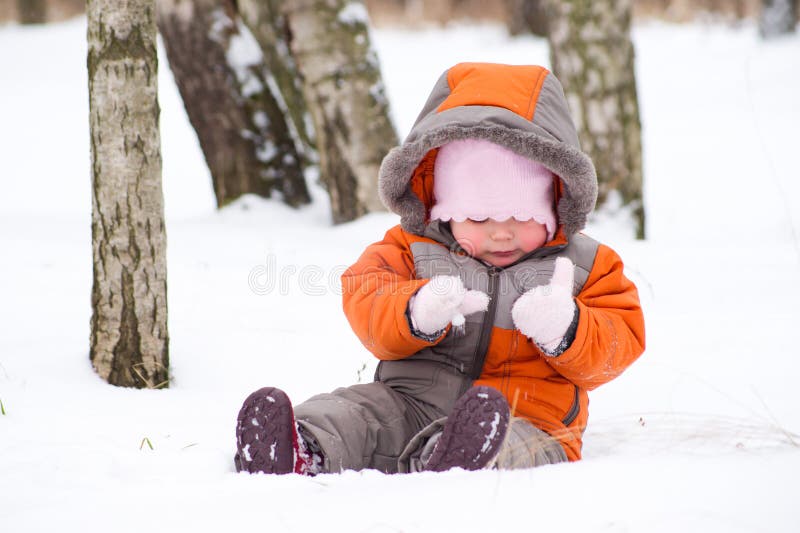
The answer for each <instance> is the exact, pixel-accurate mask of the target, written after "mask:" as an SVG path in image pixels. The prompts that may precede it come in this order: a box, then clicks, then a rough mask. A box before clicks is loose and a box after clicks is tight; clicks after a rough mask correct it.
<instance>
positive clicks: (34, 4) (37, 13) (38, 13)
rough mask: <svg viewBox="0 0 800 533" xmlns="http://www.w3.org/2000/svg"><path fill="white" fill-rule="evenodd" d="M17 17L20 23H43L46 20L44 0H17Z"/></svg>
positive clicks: (45, 3)
mask: <svg viewBox="0 0 800 533" xmlns="http://www.w3.org/2000/svg"><path fill="white" fill-rule="evenodd" d="M17 17H18V18H19V22H20V24H44V23H45V22H47V2H46V0H17Z"/></svg>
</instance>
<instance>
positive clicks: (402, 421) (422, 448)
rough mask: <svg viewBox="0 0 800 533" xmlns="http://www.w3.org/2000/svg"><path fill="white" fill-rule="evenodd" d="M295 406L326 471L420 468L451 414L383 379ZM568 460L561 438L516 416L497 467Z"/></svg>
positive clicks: (396, 470) (300, 423) (388, 470)
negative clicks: (557, 438) (560, 442)
mask: <svg viewBox="0 0 800 533" xmlns="http://www.w3.org/2000/svg"><path fill="white" fill-rule="evenodd" d="M294 410H295V417H296V419H297V423H298V425H299V426H300V430H301V433H302V435H303V438H304V439H305V440H306V441H307V442H308V443H309V444H310V445H311V447H312V448H315V449H317V450H319V451H320V452H322V455H323V456H324V458H325V462H324V465H323V470H324V471H325V472H341V471H343V470H363V469H367V468H370V469H376V470H380V471H383V472H386V473H396V472H416V471H420V470H422V469H423V468H424V465H425V462H426V461H427V458H428V457H430V454H431V452H432V451H433V446H434V445H435V443H436V441H437V440H438V438H439V436H440V435H441V432H442V428H443V426H444V423H445V422H446V421H447V413H444V412H442V411H441V410H439V409H438V408H436V407H434V406H432V405H430V404H428V403H425V402H422V401H420V400H417V399H415V398H414V397H412V396H410V395H408V394H405V393H403V392H399V391H396V390H394V389H392V388H391V387H389V386H387V385H385V384H383V383H379V382H375V383H367V384H362V385H353V386H351V387H346V388H340V389H336V390H335V391H333V392H332V393H329V394H318V395H316V396H314V397H312V398H310V399H309V400H307V401H306V402H303V403H302V404H300V405H297V406H295V408H294ZM566 460H567V456H566V454H565V453H564V449H563V448H562V447H561V445H560V444H559V443H558V442H557V441H556V440H555V439H553V438H552V437H551V436H550V435H548V434H547V433H545V432H543V431H541V430H539V429H537V428H536V427H534V426H533V425H532V424H531V423H530V422H528V421H527V420H524V419H521V418H514V419H512V423H511V430H510V432H509V435H508V437H507V438H506V442H505V444H504V445H503V447H502V448H501V450H500V454H499V455H498V458H497V462H496V464H495V466H496V468H500V469H517V468H530V467H534V466H540V465H544V464H552V463H559V462H564V461H566Z"/></svg>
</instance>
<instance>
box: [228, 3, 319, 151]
mask: <svg viewBox="0 0 800 533" xmlns="http://www.w3.org/2000/svg"><path fill="white" fill-rule="evenodd" d="M283 3H284V0H238V2H237V5H238V7H239V13H240V15H241V17H242V21H243V22H244V23H245V25H246V26H247V27H248V29H249V30H250V31H251V32H252V33H253V36H254V37H255V39H256V41H257V42H258V44H259V46H260V47H261V53H262V54H263V55H264V63H265V64H266V66H267V69H268V71H269V76H270V77H271V78H269V79H270V81H271V82H272V81H274V85H275V88H274V90H273V92H274V93H276V94H280V95H281V98H279V99H278V100H279V103H283V112H284V117H286V119H287V121H288V122H289V124H290V125H291V131H292V133H293V135H294V137H295V143H296V144H297V146H298V147H302V148H303V151H304V155H305V156H306V157H307V158H308V159H311V160H313V161H314V162H316V160H317V159H316V157H317V156H316V141H315V139H314V126H313V125H312V124H311V117H309V116H308V109H307V107H306V102H305V97H304V96H303V79H302V77H301V76H300V72H299V71H298V69H297V64H296V63H295V60H294V57H292V53H291V50H290V48H289V46H290V42H291V32H290V31H289V23H288V21H287V20H286V16H285V15H284V14H283V12H282V11H281V9H282V6H283Z"/></svg>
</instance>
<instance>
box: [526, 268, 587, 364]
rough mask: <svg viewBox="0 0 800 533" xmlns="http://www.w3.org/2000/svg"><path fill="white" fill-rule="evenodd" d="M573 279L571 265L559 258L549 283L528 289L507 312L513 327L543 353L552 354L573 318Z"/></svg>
mask: <svg viewBox="0 0 800 533" xmlns="http://www.w3.org/2000/svg"><path fill="white" fill-rule="evenodd" d="M574 278H575V265H573V264H572V261H570V260H569V259H567V258H566V257H559V258H558V259H556V262H555V267H554V268H553V277H552V278H551V279H550V283H549V284H548V285H543V286H541V287H534V288H533V289H530V290H529V291H527V292H526V293H525V294H523V295H522V296H520V297H519V298H518V299H517V301H516V302H514V306H513V307H512V308H511V318H512V319H513V320H514V325H515V326H516V327H517V328H518V329H519V330H520V331H521V332H522V333H524V334H525V335H526V336H528V337H530V338H531V339H533V341H534V342H535V343H536V344H538V345H539V346H540V347H541V348H542V349H543V350H544V351H545V353H549V354H552V353H554V352H555V350H556V348H558V345H559V344H561V340H562V339H563V338H564V335H565V334H566V333H567V329H568V328H569V325H570V324H571V323H572V319H573V318H574V316H575V302H574V300H573V299H572V283H573V280H574Z"/></svg>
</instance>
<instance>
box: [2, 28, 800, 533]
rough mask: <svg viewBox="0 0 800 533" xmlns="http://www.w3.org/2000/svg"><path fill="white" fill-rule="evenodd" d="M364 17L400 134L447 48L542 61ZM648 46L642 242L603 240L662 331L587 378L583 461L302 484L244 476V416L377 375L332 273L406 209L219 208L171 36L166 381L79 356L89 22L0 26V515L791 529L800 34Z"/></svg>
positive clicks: (330, 527) (751, 33)
mask: <svg viewBox="0 0 800 533" xmlns="http://www.w3.org/2000/svg"><path fill="white" fill-rule="evenodd" d="M372 36H373V38H374V39H375V47H376V49H377V51H378V53H379V56H380V57H381V60H382V65H383V69H384V75H385V82H386V90H387V96H388V98H389V101H390V102H391V105H392V113H393V119H394V121H395V124H397V126H398V129H399V130H400V133H401V135H404V134H405V133H407V132H408V130H409V128H410V126H411V123H412V122H413V120H414V118H415V117H416V115H417V113H418V112H419V109H420V108H421V106H422V104H423V103H424V101H425V99H426V97H427V93H428V90H429V89H430V87H431V86H432V85H433V83H434V81H435V80H436V79H437V78H438V76H439V75H440V74H441V72H442V71H443V70H444V69H445V68H447V67H448V66H450V65H451V64H453V63H456V62H458V61H463V60H475V61H487V60H488V61H501V62H506V63H525V62H539V63H544V64H547V46H546V43H545V42H544V41H542V40H541V39H535V38H531V37H520V38H513V39H512V38H509V37H507V36H506V35H505V33H504V31H503V30H502V28H499V27H497V26H452V27H448V28H444V29H425V30H421V31H416V32H414V31H407V30H403V31H401V30H386V29H384V30H376V31H373V33H372ZM634 37H635V43H636V47H637V49H636V68H637V79H638V88H639V96H640V99H641V106H642V122H643V128H644V147H645V166H646V168H645V175H646V179H647V183H646V188H645V195H646V198H645V202H646V207H647V212H648V221H647V231H648V240H646V241H643V242H638V241H635V240H633V239H632V237H631V234H632V230H631V226H630V224H629V220H628V219H626V217H625V216H621V217H620V216H616V215H615V213H614V209H613V208H612V209H609V210H606V211H604V212H603V213H602V216H598V217H595V219H594V220H593V221H592V223H591V225H590V228H589V230H588V233H589V234H590V235H592V236H594V237H596V238H598V239H600V240H601V241H603V242H605V243H607V244H609V245H610V246H612V247H613V248H615V249H616V250H617V251H618V252H619V253H620V255H621V256H622V257H623V258H624V260H625V263H626V269H627V273H628V275H629V276H630V277H631V278H632V279H633V280H634V281H635V282H636V283H637V285H638V287H639V290H640V295H641V297H642V302H643V305H644V307H645V313H646V318H647V328H648V340H647V342H648V348H647V352H646V353H645V355H644V356H643V357H642V358H641V359H640V360H639V361H638V362H637V363H636V364H635V365H634V366H633V367H631V369H630V370H629V371H628V372H626V373H625V374H623V375H622V376H621V377H620V378H618V379H617V380H615V381H614V382H612V383H610V384H608V385H605V386H603V387H601V388H599V389H597V390H596V391H593V392H592V394H591V398H592V406H591V412H592V415H591V417H590V421H589V428H588V430H587V432H586V435H585V446H584V455H585V458H584V460H583V461H581V462H579V463H574V464H562V465H555V466H549V467H543V468H539V469H534V470H525V471H513V472H509V471H505V472H472V473H471V472H465V471H451V472H447V473H442V474H433V473H424V474H413V475H405V476H387V475H383V474H380V473H378V472H374V471H366V472H345V473H343V474H340V475H322V476H317V477H315V478H306V477H300V476H295V475H290V476H282V477H271V476H249V475H238V474H236V473H234V471H233V462H232V455H233V451H234V448H235V439H234V428H235V417H236V414H237V412H238V409H239V407H240V405H241V401H242V400H243V399H244V398H245V397H246V396H247V395H248V394H249V393H250V392H251V391H253V390H255V389H256V388H259V387H261V386H265V385H273V386H279V387H281V388H283V389H285V390H286V391H287V393H288V394H289V395H290V397H291V398H293V399H294V400H295V401H302V400H304V399H306V398H308V397H309V396H311V395H312V394H314V393H316V392H322V391H327V390H331V389H333V388H335V387H337V386H341V385H347V384H351V383H355V382H357V381H365V380H368V379H370V376H371V373H372V370H373V369H374V364H375V362H374V360H373V359H372V357H371V356H370V355H369V354H368V353H367V352H366V350H365V349H364V348H363V347H362V346H361V345H360V344H359V342H358V341H357V339H356V338H355V336H354V335H353V334H352V333H351V332H350V329H349V326H348V324H347V322H346V320H345V318H344V316H343V314H342V312H341V308H340V306H341V304H340V287H339V286H338V274H339V273H341V271H342V270H343V269H344V268H346V266H347V265H349V264H351V263H352V262H353V261H354V260H355V259H356V258H357V257H358V255H359V254H360V252H361V250H362V249H363V247H364V246H365V245H366V244H368V243H370V242H374V241H375V240H377V239H379V238H380V237H381V236H382V235H383V233H384V231H385V230H386V229H387V228H388V227H389V226H391V225H393V224H395V223H396V222H397V217H395V216H394V215H390V214H373V215H369V216H366V217H364V218H362V219H360V220H358V221H356V222H353V223H350V224H345V225H341V226H337V227H332V226H330V222H329V221H330V212H329V208H328V207H327V205H326V203H325V195H324V193H322V192H321V191H320V190H319V189H318V188H317V187H316V186H315V187H313V191H312V192H313V195H314V203H313V205H311V206H310V207H307V208H303V209H299V210H293V209H290V208H288V207H285V206H283V205H281V204H280V203H278V202H276V201H270V200H262V199H258V198H252V197H248V198H245V199H242V200H241V201H239V202H236V203H234V204H233V205H231V206H229V207H227V208H226V209H224V210H222V211H219V212H217V211H215V210H214V207H213V205H214V204H213V193H212V191H211V185H210V178H209V175H208V170H207V169H206V167H205V164H204V162H203V158H202V153H201V152H200V150H199V147H198V145H197V140H196V137H195V135H194V133H193V132H192V130H191V127H190V126H189V124H188V120H187V118H186V115H185V112H184V111H183V107H182V105H181V102H180V99H179V97H178V95H177V90H176V89H175V86H174V83H173V81H172V79H171V75H170V73H169V70H168V69H167V68H166V61H165V60H164V59H163V58H164V55H163V54H162V55H161V57H162V62H161V65H162V68H161V69H160V74H159V76H160V78H159V83H160V104H161V108H162V114H161V127H162V143H163V159H164V173H163V175H164V194H165V210H166V218H167V231H168V237H167V238H168V243H169V247H168V268H169V317H170V318H169V320H170V322H169V328H170V340H171V343H170V357H171V373H172V383H171V386H170V388H169V389H168V390H159V391H139V390H128V389H119V388H115V387H111V386H108V385H106V384H105V383H103V382H102V381H101V380H99V379H98V378H97V377H96V375H95V374H94V373H93V371H92V369H91V366H90V364H89V360H88V337H89V317H90V302H89V294H90V289H91V269H92V263H91V240H90V239H91V237H90V218H91V217H90V213H91V191H90V178H89V176H90V174H89V144H88V105H87V89H86V85H87V84H86V73H85V52H86V49H85V20H83V19H77V20H73V21H69V22H66V23H62V24H54V25H48V26H39V27H32V28H22V27H19V26H15V25H5V26H0V50H2V51H3V52H0V72H2V73H3V83H2V84H0V117H2V127H0V147H2V149H1V150H2V152H1V153H2V159H1V160H0V169H1V170H0V179H2V191H3V194H4V201H3V202H2V204H0V254H1V255H0V259H2V260H0V297H1V298H2V305H0V402H2V407H3V411H4V412H5V414H2V413H0V479H2V483H0V524H2V526H1V527H2V530H3V531H9V532H15V533H16V532H31V531H52V530H54V529H56V528H57V529H59V530H63V531H89V532H91V531H106V530H108V529H109V528H111V529H113V530H114V531H123V532H125V531H137V532H138V531H142V530H147V531H187V530H190V531H198V532H199V531H219V530H220V529H221V528H224V529H225V530H233V531H235V530H237V528H239V527H244V528H248V529H252V528H257V529H261V530H265V531H342V532H350V531H370V532H391V531H405V532H427V531H467V532H468V531H479V532H484V531H503V530H509V531H511V530H513V531H517V530H523V531H527V530H542V531H559V532H572V531H575V532H585V531H611V532H623V531H624V532H640V531H641V532H648V533H650V532H662V531H663V532H672V531H703V532H717V531H719V532H753V531H769V532H787V533H788V532H796V531H799V530H800V509H798V506H797V503H796V499H797V489H796V487H797V481H798V474H800V448H799V447H798V445H799V444H800V437H798V433H800V410H798V409H797V405H798V402H797V392H796V390H797V378H798V375H800V357H798V354H800V351H799V350H798V348H797V341H796V339H795V338H794V337H793V334H792V332H793V331H796V330H797V324H798V320H799V319H800V312H798V308H797V305H796V302H797V301H798V297H800V283H798V282H799V281H800V241H799V240H798V235H799V234H800V179H798V170H797V168H798V166H797V162H796V153H797V140H798V136H797V124H798V123H800V102H798V100H797V98H796V95H797V94H800V37H798V36H796V35H795V36H790V37H785V38H782V39H776V40H774V41H770V42H761V41H759V39H758V37H757V30H756V29H755V28H754V27H752V26H745V27H742V28H738V29H731V28H727V27H723V26H714V25H711V26H706V25H699V24H695V25H686V26H673V25H663V24H650V25H644V26H637V27H636V29H635V32H634ZM445 43H446V45H445ZM54 50H57V51H58V53H57V54H54V53H53V51H54ZM309 180H310V181H311V182H313V181H314V178H313V176H311V175H310V176H309ZM622 215H625V213H622ZM253 272H255V273H257V274H258V275H259V276H261V277H259V278H257V283H256V285H252V284H251V282H250V280H251V274H252V273H253ZM260 288H261V289H263V288H268V289H270V290H260ZM145 439H146V440H145ZM143 442H149V443H151V444H152V447H153V448H152V449H151V448H150V446H142V443H143ZM465 506H468V507H471V508H473V509H474V511H473V512H461V511H460V509H462V508H464V507H465ZM309 509H313V512H308V511H309ZM121 517H124V518H121Z"/></svg>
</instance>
